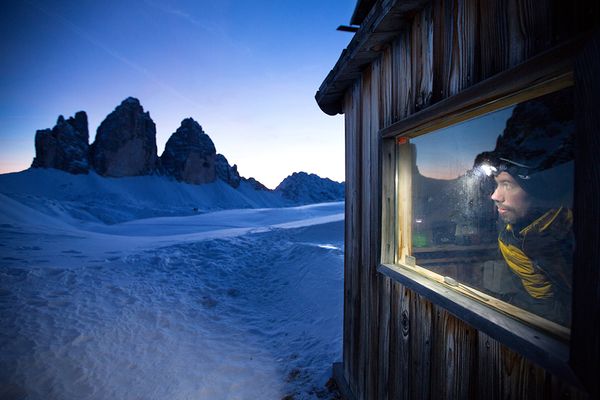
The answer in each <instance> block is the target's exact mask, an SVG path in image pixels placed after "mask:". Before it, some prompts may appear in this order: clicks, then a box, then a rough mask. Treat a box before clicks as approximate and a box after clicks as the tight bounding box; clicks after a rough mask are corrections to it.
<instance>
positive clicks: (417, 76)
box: [386, 4, 433, 126]
mask: <svg viewBox="0 0 600 400" xmlns="http://www.w3.org/2000/svg"><path fill="white" fill-rule="evenodd" d="M410 48H411V76H412V77H413V79H412V93H413V102H414V110H413V111H419V110H421V109H423V108H425V107H427V106H429V105H430V103H431V98H432V92H433V17H432V6H431V4H428V5H427V6H426V7H425V8H423V10H422V11H421V12H420V13H418V14H417V15H416V16H415V18H414V19H413V23H412V25H411V33H410ZM386 126H389V124H388V125H386Z"/></svg>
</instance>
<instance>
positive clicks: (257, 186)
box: [242, 177, 272, 192]
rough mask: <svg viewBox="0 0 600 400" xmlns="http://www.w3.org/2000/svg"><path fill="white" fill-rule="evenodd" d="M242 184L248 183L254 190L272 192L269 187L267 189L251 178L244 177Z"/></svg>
mask: <svg viewBox="0 0 600 400" xmlns="http://www.w3.org/2000/svg"><path fill="white" fill-rule="evenodd" d="M242 182H246V183H248V184H250V185H251V186H252V188H253V189H254V190H264V191H265V192H271V191H272V190H271V189H269V188H268V187H266V186H265V185H263V184H262V183H260V182H259V181H257V180H256V179H254V178H252V177H250V178H244V177H242Z"/></svg>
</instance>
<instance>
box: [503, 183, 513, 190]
mask: <svg viewBox="0 0 600 400" xmlns="http://www.w3.org/2000/svg"><path fill="white" fill-rule="evenodd" d="M502 188H503V189H504V190H510V189H512V185H511V184H510V183H509V182H502Z"/></svg>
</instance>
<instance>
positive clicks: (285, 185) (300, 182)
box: [275, 172, 345, 204]
mask: <svg viewBox="0 0 600 400" xmlns="http://www.w3.org/2000/svg"><path fill="white" fill-rule="evenodd" d="M275 191H276V192H279V193H281V196H282V197H284V198H286V199H288V200H292V201H294V202H297V203H300V204H302V203H305V204H308V203H320V202H328V201H338V200H344V193H345V189H344V184H343V183H339V182H335V181H332V180H331V179H329V178H321V177H320V176H318V175H315V174H308V173H306V172H294V173H293V174H292V175H290V176H288V177H287V178H285V179H284V180H283V181H282V182H281V183H280V184H279V185H278V186H277V187H276V188H275Z"/></svg>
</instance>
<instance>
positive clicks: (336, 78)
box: [315, 0, 429, 115]
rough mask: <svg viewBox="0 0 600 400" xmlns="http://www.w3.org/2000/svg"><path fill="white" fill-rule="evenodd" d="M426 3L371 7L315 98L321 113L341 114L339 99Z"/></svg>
mask: <svg viewBox="0 0 600 400" xmlns="http://www.w3.org/2000/svg"><path fill="white" fill-rule="evenodd" d="M428 2H429V0H408V1H407V0H392V1H390V0H379V1H377V2H376V3H375V5H374V6H372V7H371V10H370V11H369V13H368V15H367V16H366V18H365V19H364V20H363V21H362V24H361V26H360V29H359V30H358V32H356V33H355V34H354V37H353V38H352V40H351V41H350V43H349V44H348V47H347V48H346V49H344V51H342V54H341V55H340V58H339V59H338V61H337V62H336V64H335V66H334V67H333V69H332V70H331V71H330V72H329V74H328V75H327V77H326V78H325V80H324V81H323V83H322V84H321V86H320V87H319V90H318V91H317V93H316V94H315V99H316V101H317V104H318V105H319V107H320V108H321V110H322V111H323V112H324V113H326V114H329V115H336V114H341V113H343V108H342V99H343V96H344V94H345V92H346V89H347V88H348V87H349V86H350V85H351V84H352V83H353V82H355V80H356V79H357V78H359V77H360V76H361V72H362V70H363V68H364V67H365V66H366V65H368V64H370V63H371V62H372V61H373V60H374V59H375V58H377V57H378V56H379V54H380V53H381V51H382V50H383V49H384V48H385V45H387V44H388V43H390V42H391V41H392V40H393V39H394V38H396V37H397V36H398V35H399V33H400V32H401V31H402V30H403V29H404V27H405V26H406V20H407V19H409V18H408V17H409V16H410V15H412V14H413V13H414V12H415V11H416V10H418V9H420V8H422V7H423V6H424V5H425V4H426V3H428ZM357 7H358V6H357Z"/></svg>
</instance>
